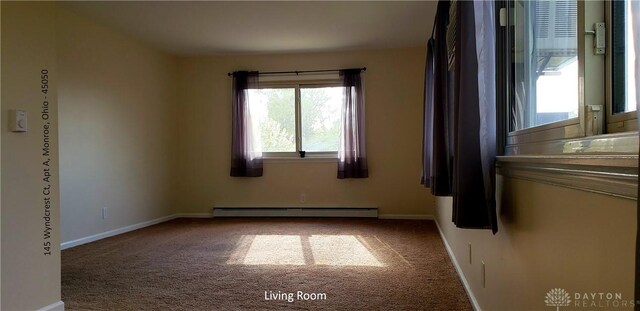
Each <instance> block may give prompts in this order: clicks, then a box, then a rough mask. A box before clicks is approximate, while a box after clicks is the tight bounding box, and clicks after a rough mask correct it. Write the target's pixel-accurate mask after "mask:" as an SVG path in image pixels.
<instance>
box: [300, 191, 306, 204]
mask: <svg viewBox="0 0 640 311" xmlns="http://www.w3.org/2000/svg"><path fill="white" fill-rule="evenodd" d="M305 202H307V194H306V193H300V203H305Z"/></svg>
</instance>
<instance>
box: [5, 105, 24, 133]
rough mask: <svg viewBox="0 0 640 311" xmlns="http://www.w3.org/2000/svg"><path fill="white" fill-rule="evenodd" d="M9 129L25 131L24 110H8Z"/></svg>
mask: <svg viewBox="0 0 640 311" xmlns="http://www.w3.org/2000/svg"><path fill="white" fill-rule="evenodd" d="M9 130H10V131H12V132H26V131H27V112H26V111H24V110H14V109H12V110H9Z"/></svg>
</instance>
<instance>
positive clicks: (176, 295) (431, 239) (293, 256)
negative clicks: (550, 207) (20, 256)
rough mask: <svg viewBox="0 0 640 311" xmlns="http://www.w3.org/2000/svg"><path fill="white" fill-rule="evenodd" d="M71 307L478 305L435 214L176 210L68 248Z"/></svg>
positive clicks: (66, 297)
mask: <svg viewBox="0 0 640 311" xmlns="http://www.w3.org/2000/svg"><path fill="white" fill-rule="evenodd" d="M62 299H63V301H64V303H65V309H66V310H279V309H297V310H319V309H322V310H472V307H471V304H470V302H469V299H468V297H467V295H466V293H465V291H464V288H463V286H462V283H461V282H460V279H459V278H458V275H457V274H456V272H455V270H454V268H453V265H452V263H451V261H450V260H449V258H448V256H447V253H446V250H445V248H444V245H443V244H442V241H441V239H440V236H439V235H438V231H437V228H436V226H435V224H434V222H433V221H409V220H375V219H304V218H301V219H295V218H294V219H282V218H275V219H176V220H172V221H169V222H165V223H161V224H158V225H155V226H151V227H147V228H144V229H140V230H136V231H133V232H129V233H126V234H122V235H118V236H115V237H111V238H108V239H103V240H100V241H97V242H94V243H90V244H85V245H81V246H77V247H74V248H71V249H67V250H64V251H62Z"/></svg>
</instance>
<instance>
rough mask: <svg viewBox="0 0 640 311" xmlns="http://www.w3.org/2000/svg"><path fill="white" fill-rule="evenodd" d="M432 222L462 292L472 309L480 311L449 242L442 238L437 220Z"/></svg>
mask: <svg viewBox="0 0 640 311" xmlns="http://www.w3.org/2000/svg"><path fill="white" fill-rule="evenodd" d="M434 220H435V223H436V227H438V232H440V238H441V239H442V243H443V244H444V248H445V249H447V254H449V259H451V262H452V263H453V266H454V267H455V268H456V272H458V277H460V280H461V281H462V285H463V286H464V290H465V291H466V292H467V295H468V296H469V299H470V300H471V305H472V306H473V309H474V310H475V311H482V309H480V304H478V300H477V299H476V296H475V295H474V294H473V291H472V290H471V286H469V282H468V281H467V279H466V278H465V277H464V273H462V268H460V264H459V263H458V260H457V259H456V256H455V255H454V254H453V250H452V249H451V246H449V242H447V239H446V238H445V237H444V233H443V232H442V228H440V224H439V223H438V220H437V219H434Z"/></svg>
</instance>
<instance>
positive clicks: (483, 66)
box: [423, 1, 498, 233]
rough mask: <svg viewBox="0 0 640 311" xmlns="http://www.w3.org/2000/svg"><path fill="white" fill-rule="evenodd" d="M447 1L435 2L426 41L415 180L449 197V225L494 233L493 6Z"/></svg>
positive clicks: (472, 2) (485, 2)
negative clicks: (430, 36) (420, 177)
mask: <svg viewBox="0 0 640 311" xmlns="http://www.w3.org/2000/svg"><path fill="white" fill-rule="evenodd" d="M454 3H455V5H452V2H449V1H440V2H439V3H438V10H437V13H436V22H435V29H434V35H435V38H433V39H432V40H430V42H429V47H428V48H429V50H430V51H431V50H432V51H433V52H432V53H433V55H431V56H430V57H432V58H433V63H429V60H428V61H427V67H426V76H427V79H425V120H424V124H425V126H424V142H423V144H424V145H425V148H423V152H424V153H425V154H424V155H423V167H429V168H428V169H424V168H423V175H425V174H430V176H423V181H424V182H423V183H425V184H428V185H429V186H430V187H431V192H432V193H433V194H434V195H438V196H448V195H450V196H452V197H453V213H452V215H453V219H452V220H453V222H454V223H455V225H456V226H457V227H459V228H467V229H491V230H492V231H493V232H494V233H496V232H497V230H498V227H497V219H496V203H495V157H496V93H495V86H496V84H495V42H496V41H495V35H496V34H495V16H494V7H493V2H490V1H456V2H454ZM451 51H452V52H453V54H451V53H449V52H451ZM429 149H430V150H429ZM428 152H431V154H430V155H429V154H427V153H428ZM427 180H429V181H428V182H427Z"/></svg>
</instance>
